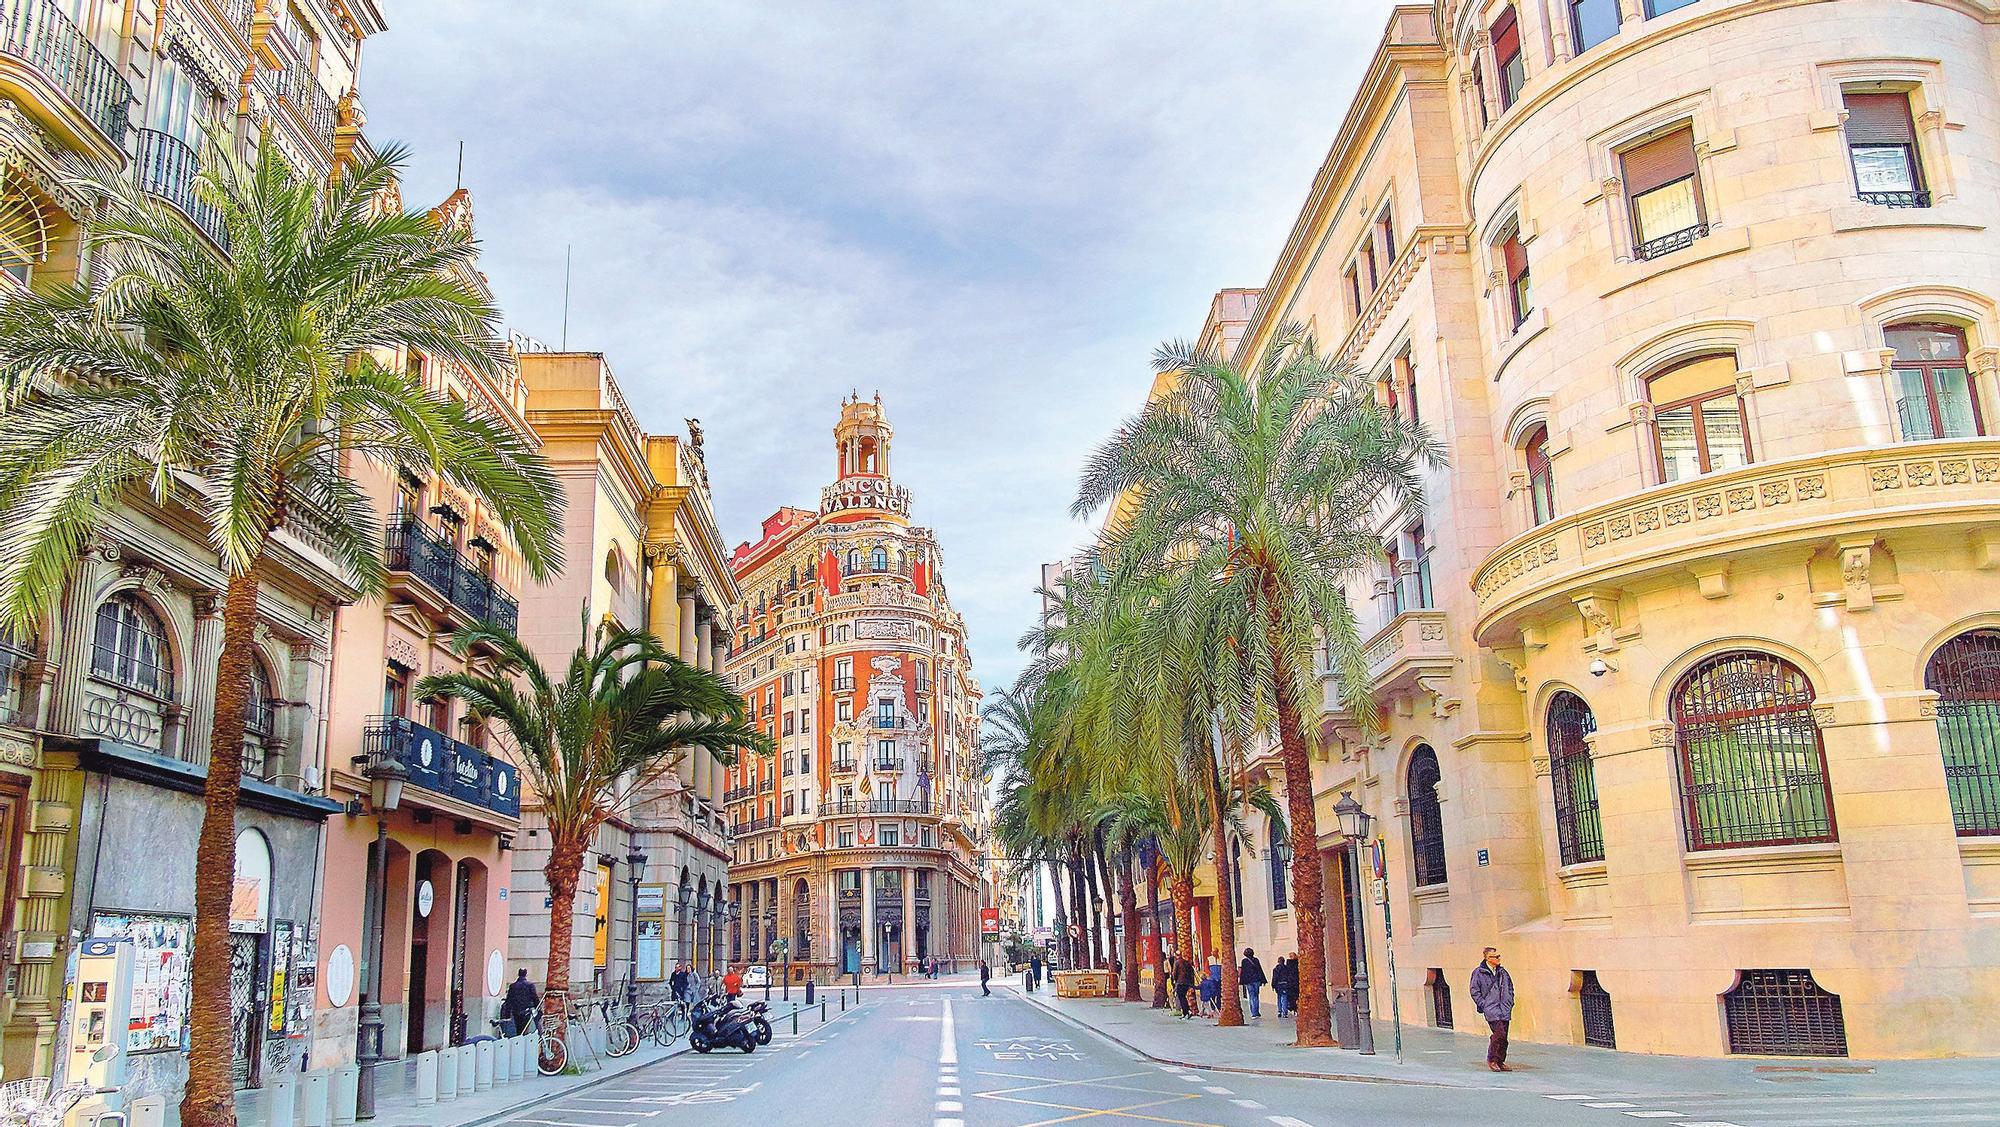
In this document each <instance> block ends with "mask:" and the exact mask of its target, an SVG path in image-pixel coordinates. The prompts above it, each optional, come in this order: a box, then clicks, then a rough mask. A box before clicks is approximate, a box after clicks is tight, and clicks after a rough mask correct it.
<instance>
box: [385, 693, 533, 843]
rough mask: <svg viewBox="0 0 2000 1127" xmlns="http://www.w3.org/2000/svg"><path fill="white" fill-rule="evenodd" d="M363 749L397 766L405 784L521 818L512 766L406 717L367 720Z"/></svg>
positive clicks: (517, 787)
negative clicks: (406, 778) (403, 773)
mask: <svg viewBox="0 0 2000 1127" xmlns="http://www.w3.org/2000/svg"><path fill="white" fill-rule="evenodd" d="M362 748H363V750H365V751H366V752H367V753H368V754H369V755H372V756H377V757H382V758H386V759H388V760H390V761H393V762H395V763H399V764H401V765H402V768H403V769H404V770H405V771H407V772H409V785H410V786H413V787H421V788H423V789H424V790H427V791H430V792H432V793H433V794H441V795H444V796H446V797H448V798H454V799H457V800H458V801H460V802H463V803H466V804H468V805H471V806H477V807H480V808H482V809H485V810H490V811H492V812H493V813H495V814H499V815H502V816H504V817H508V818H518V817H520V816H521V785H520V776H519V774H518V772H517V771H516V769H515V767H514V765H513V764H512V763H508V762H506V761H505V760H502V759H498V758H496V757H494V756H491V755H488V754H487V753H486V752H483V751H481V750H479V749H478V748H476V747H473V746H472V745H471V744H464V743H460V742H458V741H457V740H455V739H452V738H451V737H450V736H447V735H445V734H444V733H442V732H439V731H436V730H435V729H432V728H427V727H425V726H424V725H422V724H419V723H417V722H416V721H414V720H411V719H409V718H407V717H403V716H377V717H374V718H372V719H370V720H369V721H368V726H367V728H366V729H365V730H364V732H363V735H362ZM359 758H360V757H357V759H359Z"/></svg>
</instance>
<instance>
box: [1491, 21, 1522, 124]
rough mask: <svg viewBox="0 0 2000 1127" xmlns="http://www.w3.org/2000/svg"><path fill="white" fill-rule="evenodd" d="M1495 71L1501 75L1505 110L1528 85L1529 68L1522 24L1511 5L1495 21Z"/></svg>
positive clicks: (1502, 107)
mask: <svg viewBox="0 0 2000 1127" xmlns="http://www.w3.org/2000/svg"><path fill="white" fill-rule="evenodd" d="M1493 69H1494V71H1495V72H1497V73H1498V74H1499V75H1500V108H1501V109H1502V110H1505V109H1507V108H1508V107H1510V106H1512V105H1513V104H1514V102H1515V100H1516V99H1518V98H1520V96H1521V87H1523V86H1526V85H1527V84H1528V67H1527V63H1526V62H1525V61H1524V60H1523V59H1522V56H1521V24H1520V21H1519V20H1518V19H1516V18H1515V15H1514V8H1513V6H1512V5H1511V4H1510V5H1508V7H1507V9H1506V10H1505V11H1503V12H1501V13H1500V18H1499V19H1497V20H1494V21H1493Z"/></svg>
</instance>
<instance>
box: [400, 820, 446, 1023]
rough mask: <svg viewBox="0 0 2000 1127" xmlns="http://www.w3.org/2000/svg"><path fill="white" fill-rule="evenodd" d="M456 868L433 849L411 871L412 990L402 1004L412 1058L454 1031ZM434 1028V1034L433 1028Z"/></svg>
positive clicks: (421, 857)
mask: <svg viewBox="0 0 2000 1127" xmlns="http://www.w3.org/2000/svg"><path fill="white" fill-rule="evenodd" d="M454 878H455V872H454V869H453V866H452V863H451V858H449V857H447V856H445V855H444V854H442V853H440V852H438V851H437V850H435V849H426V850H424V851H423V852H422V853H419V854H417V859H416V863H415V865H414V866H413V867H412V871H411V881H412V884H413V886H414V888H413V899H412V901H411V905H410V959H409V964H408V967H409V983H410V985H409V994H408V996H407V998H406V1000H405V1004H404V1007H403V1015H404V1038H403V1041H404V1048H405V1051H407V1052H408V1053H409V1054H410V1055H411V1056H415V1055H416V1054H418V1053H421V1052H423V1051H424V1050H425V1049H426V1048H431V1047H440V1046H441V1045H442V1043H443V1041H444V1039H445V1036H446V1035H447V1034H448V1033H449V1031H450V1009H449V1005H450V1000H451V999H450V996H449V991H450V985H449V984H450V981H451V979H450V978H449V973H450V972H449V968H450V965H451V963H450V959H451V940H452V938H453V937H452V935H451V933H450V931H449V930H448V928H449V927H450V921H449V920H448V919H446V918H444V916H445V913H446V912H449V911H450V910H451V909H450V905H451V903H452V901H451V899H450V897H452V896H453V881H454ZM432 1026H436V1027H437V1032H436V1033H435V1034H433V1033H432V1032H431V1027H432Z"/></svg>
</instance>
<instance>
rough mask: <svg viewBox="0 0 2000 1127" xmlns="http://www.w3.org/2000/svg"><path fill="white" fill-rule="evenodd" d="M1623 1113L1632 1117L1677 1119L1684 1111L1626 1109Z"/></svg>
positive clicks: (1684, 1113)
mask: <svg viewBox="0 0 2000 1127" xmlns="http://www.w3.org/2000/svg"><path fill="white" fill-rule="evenodd" d="M1625 1114H1627V1115H1629V1116H1631V1117H1632V1118H1634V1119H1679V1118H1680V1117H1681V1116H1683V1115H1686V1114H1687V1112H1685V1111H1628V1112H1626V1113H1625Z"/></svg>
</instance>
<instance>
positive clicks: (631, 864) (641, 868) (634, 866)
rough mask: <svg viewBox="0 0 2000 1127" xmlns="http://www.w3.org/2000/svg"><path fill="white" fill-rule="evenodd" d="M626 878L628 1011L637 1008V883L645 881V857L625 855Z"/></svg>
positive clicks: (635, 854)
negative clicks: (629, 888)
mask: <svg viewBox="0 0 2000 1127" xmlns="http://www.w3.org/2000/svg"><path fill="white" fill-rule="evenodd" d="M625 864H626V866H627V871H628V872H630V873H631V874H632V875H631V876H630V877H628V878H627V879H629V880H630V881H631V882H632V936H631V947H632V961H631V964H630V967H629V969H628V970H627V971H626V972H625V1005H626V1007H627V1009H628V1010H633V1011H636V1010H637V1009H638V1008H639V882H640V881H641V880H643V879H645V875H646V873H645V869H646V855H645V854H644V853H641V852H639V851H638V850H637V849H634V850H633V851H632V852H630V853H627V854H626V855H625Z"/></svg>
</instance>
